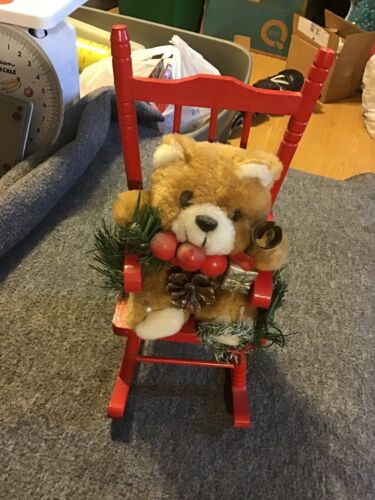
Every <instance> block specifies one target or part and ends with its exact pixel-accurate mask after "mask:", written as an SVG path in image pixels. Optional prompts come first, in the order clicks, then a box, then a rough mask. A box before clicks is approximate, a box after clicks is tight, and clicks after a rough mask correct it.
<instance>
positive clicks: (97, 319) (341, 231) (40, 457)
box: [0, 124, 375, 500]
mask: <svg viewBox="0 0 375 500" xmlns="http://www.w3.org/2000/svg"><path fill="white" fill-rule="evenodd" d="M141 134H143V131H142V130H141ZM149 142H150V141H142V144H141V151H142V160H143V168H144V172H145V174H146V176H147V175H149V172H150V168H151V167H150V165H151V157H152V153H153V149H152V150H151V148H149V149H147V150H146V147H147V146H148V145H149ZM155 146H156V144H155V143H154V147H155ZM147 186H148V183H146V188H147ZM124 187H125V181H124V165H123V161H122V156H121V151H120V144H119V136H118V130H117V126H116V124H112V126H111V130H110V133H109V135H108V137H107V140H106V142H105V144H104V146H103V148H102V149H101V151H100V152H99V153H98V155H97V156H96V158H95V160H94V161H93V162H92V164H91V166H90V167H89V168H88V169H87V170H86V172H85V173H84V174H83V175H82V177H81V179H79V180H78V181H77V183H76V184H75V185H74V186H73V187H72V189H71V190H70V191H69V192H68V193H67V194H66V195H65V196H64V198H63V199H62V200H61V201H60V202H59V203H58V204H57V206H56V207H55V208H54V209H53V210H52V211H51V212H50V214H49V215H48V216H47V217H46V218H45V219H44V220H43V221H42V222H41V224H40V225H39V226H38V227H37V228H35V229H34V231H33V232H32V233H31V234H30V235H29V236H28V237H27V238H25V239H24V240H23V241H22V242H21V243H20V244H19V245H17V246H16V247H14V248H13V249H12V250H11V251H10V252H9V253H8V254H7V255H6V256H5V257H3V258H2V259H1V260H0V325H1V327H0V334H1V335H2V339H1V356H2V358H1V363H0V380H1V397H0V449H1V456H0V497H1V498H2V499H12V500H23V499H25V498H33V499H36V498H38V499H39V498H72V499H86V498H89V499H90V500H100V499H104V498H105V499H111V500H112V499H113V500H117V499H125V498H126V499H129V500H133V499H141V500H148V499H152V500H164V499H167V498H168V500H195V499H197V498H202V499H205V500H206V499H207V500H208V499H214V498H217V497H218V496H219V497H220V498H226V499H227V500H235V499H238V498H241V499H242V498H243V499H245V498H246V499H249V500H250V499H262V500H271V499H275V500H284V499H300V498H309V499H312V500H320V499H324V500H338V499H340V500H341V499H355V500H366V499H370V498H372V493H373V491H374V482H373V481H374V475H373V463H374V450H375V446H374V435H373V434H374V433H373V429H374V428H375V410H374V399H373V397H372V391H373V388H374V385H375V380H374V362H373V360H374V356H375V352H374V343H373V341H372V340H371V332H372V331H373V325H374V319H373V311H372V305H371V304H372V299H371V297H373V296H374V283H375V279H374V269H375V263H374V252H373V238H374V223H373V216H372V214H373V213H374V210H375V208H374V207H373V206H372V204H373V201H374V200H373V193H374V190H375V176H371V175H363V176H358V177H355V178H353V179H350V180H348V181H345V182H335V181H332V180H329V179H325V178H323V177H319V176H316V175H308V174H304V173H301V172H296V171H294V170H291V171H290V172H289V173H288V178H287V181H286V182H285V184H284V186H283V189H282V191H281V192H280V196H279V199H278V202H277V204H276V207H275V217H276V218H277V219H279V220H282V221H283V223H284V224H285V228H286V232H287V234H288V236H289V237H290V240H291V241H293V247H292V249H291V256H290V263H289V265H288V286H289V295H288V300H287V301H286V302H285V304H284V306H283V307H282V308H281V309H280V311H279V312H278V316H277V321H278V322H279V323H280V326H281V328H282V330H283V332H284V333H285V335H288V334H293V333H295V334H296V335H295V336H293V337H291V339H290V342H287V345H286V347H285V348H284V349H282V350H281V349H277V348H271V349H267V351H266V352H265V353H264V355H261V356H257V357H255V358H251V363H250V364H251V367H250V370H249V372H250V373H249V387H250V392H251V409H252V413H253V415H254V420H253V424H252V425H253V427H252V429H251V430H239V429H233V428H232V417H231V415H229V414H226V413H225V412H224V411H223V387H224V379H225V372H224V370H217V371H216V370H212V369H211V370H210V369H205V368H195V369H192V368H186V369H184V368H181V367H173V366H170V367H166V366H158V365H146V364H144V365H141V366H140V367H139V372H138V375H137V377H136V387H134V391H132V393H131V394H130V397H129V401H128V407H127V410H126V412H127V413H126V420H124V421H119V422H112V421H111V420H109V419H107V418H106V416H105V412H106V407H107V403H108V398H109V397H110V394H111V391H112V387H113V379H114V376H115V372H116V370H117V367H118V364H119V361H120V359H121V357H122V354H123V349H124V345H123V341H122V339H119V338H117V337H115V335H113V334H112V331H111V317H112V314H113V310H114V300H111V299H110V298H108V300H103V291H102V290H101V289H100V285H101V283H102V280H101V276H100V275H99V274H98V273H97V272H96V271H94V270H92V269H90V267H89V264H90V262H92V256H91V255H86V254H85V252H86V251H88V250H90V249H92V247H93V228H95V227H98V225H99V224H100V219H101V218H102V217H104V218H105V219H106V220H107V221H110V220H111V206H112V204H113V202H114V201H115V199H116V193H117V192H119V191H120V190H121V189H123V188H124ZM286 338H287V339H288V337H286ZM187 347H188V349H187ZM200 353H201V356H202V357H206V353H204V351H202V350H201V349H199V348H198V347H193V346H182V345H175V344H174V343H168V342H156V343H152V342H150V343H149V345H148V346H146V347H145V351H144V354H145V355H159V356H163V355H164V356H180V357H190V356H196V355H198V356H199V355H200ZM223 450H224V452H223ZM192 478H193V479H192ZM218 492H220V493H219V494H218Z"/></svg>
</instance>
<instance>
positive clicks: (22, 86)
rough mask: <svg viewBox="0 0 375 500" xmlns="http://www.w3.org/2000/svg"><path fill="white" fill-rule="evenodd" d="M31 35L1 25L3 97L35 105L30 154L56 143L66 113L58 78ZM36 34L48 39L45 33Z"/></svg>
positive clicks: (21, 30)
mask: <svg viewBox="0 0 375 500" xmlns="http://www.w3.org/2000/svg"><path fill="white" fill-rule="evenodd" d="M32 33H33V32H32V30H29V31H28V30H24V29H22V28H18V27H15V26H10V25H4V24H3V25H0V47H1V49H0V93H3V94H7V95H10V96H15V97H19V98H21V99H24V100H26V101H31V102H33V105H34V106H33V110H34V111H33V115H32V120H31V125H30V131H29V136H28V141H27V146H26V153H27V154H30V153H32V152H34V151H36V150H37V149H40V148H41V147H44V146H46V145H48V144H51V143H53V142H54V141H55V140H56V139H57V136H58V134H59V132H60V129H61V124H62V119H63V113H64V100H63V96H62V91H61V85H60V82H59V79H58V76H57V74H56V71H55V69H54V67H53V65H52V63H51V61H50V60H49V58H48V56H47V55H46V54H45V52H44V51H43V50H42V48H41V47H40V45H39V44H38V43H37V41H35V39H37V37H36V36H35V35H33V34H32ZM35 33H36V34H37V35H39V36H48V35H46V32H44V30H36V32H35ZM3 126H4V124H3Z"/></svg>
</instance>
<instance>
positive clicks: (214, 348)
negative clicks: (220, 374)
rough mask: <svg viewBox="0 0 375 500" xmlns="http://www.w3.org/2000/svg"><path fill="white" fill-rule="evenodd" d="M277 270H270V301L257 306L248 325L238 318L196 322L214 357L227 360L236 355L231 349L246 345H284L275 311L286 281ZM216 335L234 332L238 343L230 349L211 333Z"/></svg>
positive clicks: (280, 300)
mask: <svg viewBox="0 0 375 500" xmlns="http://www.w3.org/2000/svg"><path fill="white" fill-rule="evenodd" d="M281 271H282V270H279V271H276V272H275V273H274V277H273V292H272V300H271V305H270V307H269V308H268V309H258V311H257V317H256V319H255V322H254V325H251V326H249V325H248V324H246V322H244V321H243V320H242V319H239V320H237V321H234V322H232V323H229V324H223V323H217V322H214V321H212V322H211V321H210V322H202V323H200V324H199V326H198V335H199V338H200V339H201V342H202V344H203V345H204V346H205V347H206V348H207V349H208V350H210V351H211V352H212V353H213V355H214V356H215V358H216V359H217V360H221V361H229V360H231V359H233V358H235V357H236V354H235V352H234V353H233V351H237V350H241V349H244V348H246V347H248V346H249V345H251V346H252V348H253V350H257V349H260V348H262V347H270V346H271V345H273V344H277V345H279V346H280V347H283V346H284V345H285V336H284V334H283V332H282V331H281V330H280V328H279V327H278V326H277V324H276V322H275V313H276V311H277V310H278V309H279V307H280V306H281V305H282V304H283V302H284V299H285V294H286V292H287V282H286V280H285V278H284V277H283V276H282V274H281ZM219 335H235V336H236V337H237V338H238V345H237V346H236V347H235V348H233V349H230V348H229V347H228V346H227V345H225V344H221V343H219V342H217V341H216V339H215V337H217V336H219ZM263 339H265V340H267V341H268V343H267V344H266V345H263V343H262V340H263Z"/></svg>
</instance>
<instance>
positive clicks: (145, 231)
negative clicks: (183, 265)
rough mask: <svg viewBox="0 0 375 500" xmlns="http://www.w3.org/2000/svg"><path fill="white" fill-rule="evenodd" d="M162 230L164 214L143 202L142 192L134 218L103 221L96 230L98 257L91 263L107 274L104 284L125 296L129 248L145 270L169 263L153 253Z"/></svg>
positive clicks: (95, 252)
mask: <svg viewBox="0 0 375 500" xmlns="http://www.w3.org/2000/svg"><path fill="white" fill-rule="evenodd" d="M160 230H161V221H160V216H159V213H158V211H157V209H156V208H154V207H151V206H150V205H143V206H142V207H141V206H140V196H138V199H137V204H136V206H135V209H134V213H133V217H132V220H131V221H130V222H129V223H127V224H126V225H125V226H123V227H120V226H118V225H114V226H108V225H107V224H106V223H105V221H104V220H103V221H102V227H101V228H99V229H98V230H97V231H96V232H95V234H94V249H93V250H92V252H93V254H94V261H95V262H96V265H92V264H91V265H90V267H92V268H93V269H95V270H96V271H98V272H99V273H100V274H102V275H103V277H104V281H103V288H104V289H106V290H108V291H112V292H114V293H116V294H117V295H119V296H120V297H123V296H124V295H125V292H124V283H123V262H124V255H125V252H127V253H129V254H136V255H138V257H139V260H140V262H141V265H142V270H145V269H147V268H149V267H159V266H162V265H165V263H164V262H163V261H161V260H159V259H157V258H156V257H154V256H153V255H152V253H151V249H150V242H151V240H152V238H153V236H154V235H155V234H156V233H157V232H158V231H160Z"/></svg>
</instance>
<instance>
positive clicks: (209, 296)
mask: <svg viewBox="0 0 375 500" xmlns="http://www.w3.org/2000/svg"><path fill="white" fill-rule="evenodd" d="M215 288H216V284H215V282H214V281H213V280H211V279H210V278H209V277H208V276H205V275H204V274H201V273H189V272H186V271H183V270H182V269H180V268H173V269H171V271H170V273H169V275H168V284H167V290H168V292H169V293H170V294H171V299H172V304H173V305H175V306H177V307H181V308H182V309H188V310H190V311H191V312H192V313H197V312H199V311H200V310H201V309H202V306H206V305H207V306H209V305H211V304H213V303H214V302H215V298H216V297H215Z"/></svg>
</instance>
